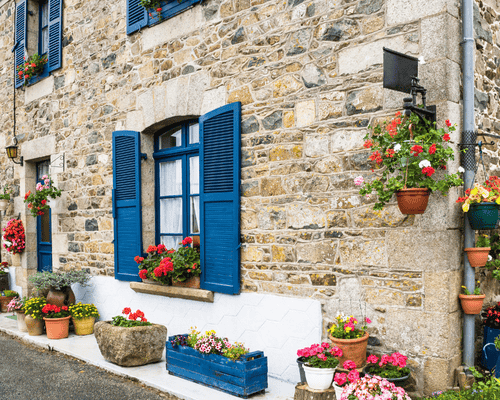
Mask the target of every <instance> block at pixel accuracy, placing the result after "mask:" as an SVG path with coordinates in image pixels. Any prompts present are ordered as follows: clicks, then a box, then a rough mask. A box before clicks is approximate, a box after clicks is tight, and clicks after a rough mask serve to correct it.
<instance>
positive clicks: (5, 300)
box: [0, 290, 19, 312]
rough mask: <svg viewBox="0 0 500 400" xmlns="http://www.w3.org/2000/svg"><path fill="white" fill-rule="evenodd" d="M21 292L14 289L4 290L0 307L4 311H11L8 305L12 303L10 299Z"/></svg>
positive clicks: (0, 297) (0, 298)
mask: <svg viewBox="0 0 500 400" xmlns="http://www.w3.org/2000/svg"><path fill="white" fill-rule="evenodd" d="M18 296H19V293H17V292H15V291H14V290H4V291H3V292H2V295H1V296H0V307H1V311H2V312H9V310H7V305H8V304H9V303H10V301H11V300H12V299H13V298H14V297H18Z"/></svg>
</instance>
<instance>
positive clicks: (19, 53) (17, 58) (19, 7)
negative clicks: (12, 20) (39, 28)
mask: <svg viewBox="0 0 500 400" xmlns="http://www.w3.org/2000/svg"><path fill="white" fill-rule="evenodd" d="M26 18H27V12H26V0H21V1H20V2H18V3H17V4H16V43H17V42H18V45H17V48H16V50H15V52H14V68H15V69H16V81H15V85H16V88H19V87H21V86H23V85H24V76H23V78H22V79H19V75H18V74H17V67H19V66H20V65H22V64H24V57H25V54H26V50H25V47H26V36H27V20H26Z"/></svg>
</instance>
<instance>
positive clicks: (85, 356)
mask: <svg viewBox="0 0 500 400" xmlns="http://www.w3.org/2000/svg"><path fill="white" fill-rule="evenodd" d="M9 317H12V316H11V314H6V313H3V314H0V332H4V333H6V334H8V335H10V336H14V337H17V338H18V339H20V340H21V341H22V342H25V343H28V344H30V345H33V346H37V347H40V348H43V349H47V350H51V351H57V352H60V353H62V354H66V355H68V356H71V357H74V358H76V359H79V360H82V361H84V362H86V363H88V364H91V365H94V366H96V367H99V368H102V369H103V370H105V371H108V372H110V373H113V374H115V375H118V376H122V377H124V378H129V379H132V380H134V381H136V382H139V383H141V384H143V385H146V386H149V387H151V388H154V389H157V390H160V391H161V392H165V393H168V394H170V395H173V396H176V397H177V398H179V399H182V400H235V399H240V397H236V396H232V395H230V394H227V393H224V392H221V391H218V390H215V389H212V388H209V387H206V386H204V385H201V384H197V383H194V382H191V381H188V380H185V379H182V378H178V377H175V376H172V375H169V374H168V372H167V370H166V367H165V353H164V354H163V358H162V361H161V362H159V363H155V364H148V365H144V366H141V367H120V366H118V365H115V364H113V363H110V362H108V361H106V360H105V359H104V358H103V357H102V355H101V352H100V351H99V347H98V346H97V342H96V340H95V337H94V335H86V336H77V335H75V334H73V333H70V334H69V337H68V338H67V339H59V340H51V339H48V338H47V336H46V335H41V336H29V335H28V333H27V332H20V331H19V330H18V329H17V321H15V320H14V319H11V318H9ZM268 385H269V387H268V388H267V389H266V391H265V393H264V394H259V395H254V396H251V397H250V399H252V400H254V399H255V400H264V399H265V400H293V398H294V393H295V385H294V384H292V383H289V382H283V381H280V380H278V379H274V378H271V377H268Z"/></svg>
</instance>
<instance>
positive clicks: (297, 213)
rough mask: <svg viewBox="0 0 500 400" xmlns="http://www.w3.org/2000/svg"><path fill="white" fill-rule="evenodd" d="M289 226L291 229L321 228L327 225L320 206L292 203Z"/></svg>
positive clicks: (289, 211)
mask: <svg viewBox="0 0 500 400" xmlns="http://www.w3.org/2000/svg"><path fill="white" fill-rule="evenodd" d="M288 215H289V216H288V227H289V228H291V229H319V228H324V226H325V215H324V213H323V212H322V211H321V209H320V208H318V207H310V206H304V205H295V204H293V205H291V206H290V207H289V209H288Z"/></svg>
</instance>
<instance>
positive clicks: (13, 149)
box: [5, 137, 23, 167]
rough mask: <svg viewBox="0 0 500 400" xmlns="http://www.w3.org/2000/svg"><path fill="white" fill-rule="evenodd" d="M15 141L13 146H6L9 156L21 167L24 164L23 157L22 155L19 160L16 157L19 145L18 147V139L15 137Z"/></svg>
mask: <svg viewBox="0 0 500 400" xmlns="http://www.w3.org/2000/svg"><path fill="white" fill-rule="evenodd" d="M14 141H15V143H14V144H13V145H11V146H7V147H6V148H5V151H6V152H7V157H9V158H10V159H11V160H12V162H13V163H14V164H19V165H21V167H22V166H23V157H22V156H21V157H20V158H19V161H16V158H17V156H18V150H19V147H17V139H16V138H15V137H14Z"/></svg>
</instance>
